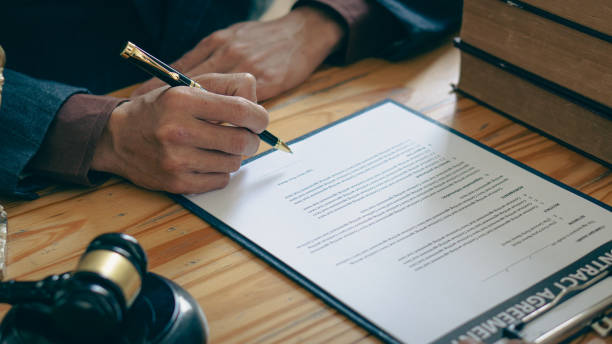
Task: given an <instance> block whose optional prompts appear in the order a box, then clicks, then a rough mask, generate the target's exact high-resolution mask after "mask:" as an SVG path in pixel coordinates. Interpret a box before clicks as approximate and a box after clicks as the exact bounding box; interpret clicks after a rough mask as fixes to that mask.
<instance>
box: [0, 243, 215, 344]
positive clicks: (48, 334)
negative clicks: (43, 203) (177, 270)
mask: <svg viewBox="0 0 612 344" xmlns="http://www.w3.org/2000/svg"><path fill="white" fill-rule="evenodd" d="M0 302H2V303H8V304H11V305H13V307H12V308H11V310H10V311H9V312H8V313H7V315H6V316H5V318H4V319H3V321H2V324H1V325H0V343H1V344H16V343H45V344H46V343H53V344H55V343H125V344H135V343H139V344H147V343H187V344H191V343H193V344H196V343H197V344H201V343H206V341H207V338H208V327H207V323H206V318H205V316H204V313H203V312H202V309H201V308H200V307H199V305H198V303H197V302H196V301H195V299H193V297H191V295H189V294H188V293H187V292H186V291H185V290H184V289H182V288H181V287H180V286H178V285H177V284H175V283H173V282H172V281H170V280H168V279H166V278H164V277H161V276H159V275H156V274H154V273H151V272H147V258H146V255H145V252H144V250H143V249H142V247H141V246H140V245H139V244H138V242H137V241H136V239H134V238H133V237H131V236H129V235H126V234H120V233H108V234H103V235H100V236H98V237H97V238H95V239H94V240H93V241H92V242H91V243H90V244H89V246H88V247H87V249H86V250H85V253H84V254H83V255H82V256H81V258H80V260H79V263H78V265H77V267H76V269H75V270H74V271H72V272H66V273H63V274H60V275H52V276H49V277H47V278H45V279H43V280H40V281H33V282H17V281H7V282H2V283H0Z"/></svg>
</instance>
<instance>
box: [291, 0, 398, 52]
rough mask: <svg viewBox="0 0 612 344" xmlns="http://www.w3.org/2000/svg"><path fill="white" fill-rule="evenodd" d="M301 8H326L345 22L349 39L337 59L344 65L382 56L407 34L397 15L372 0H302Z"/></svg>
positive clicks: (298, 4) (298, 3) (299, 2)
mask: <svg viewBox="0 0 612 344" xmlns="http://www.w3.org/2000/svg"><path fill="white" fill-rule="evenodd" d="M297 6H314V7H318V8H324V9H327V10H329V11H332V12H333V13H335V14H336V17H337V18H340V19H341V20H342V21H343V24H344V25H345V28H346V29H347V30H346V32H347V36H346V37H345V41H344V42H345V43H344V45H343V47H342V48H341V51H340V52H337V53H336V54H335V55H336V56H335V57H339V58H340V60H341V62H344V63H351V62H354V61H357V60H359V59H361V58H364V57H368V56H379V55H380V54H381V53H382V51H383V50H384V49H385V48H386V47H387V46H389V45H390V44H391V43H392V42H393V41H395V40H396V39H397V38H398V36H400V35H401V34H402V32H403V31H404V30H403V27H402V25H401V23H400V22H399V21H398V20H397V19H396V18H395V16H393V15H392V14H391V13H390V12H389V11H388V10H386V9H385V8H383V7H382V6H381V5H379V4H378V3H376V2H375V1H372V0H300V1H298V2H297V3H296V4H295V6H294V7H297Z"/></svg>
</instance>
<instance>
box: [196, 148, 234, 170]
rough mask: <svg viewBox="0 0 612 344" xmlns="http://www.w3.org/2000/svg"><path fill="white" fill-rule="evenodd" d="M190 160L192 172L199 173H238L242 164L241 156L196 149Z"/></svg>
mask: <svg viewBox="0 0 612 344" xmlns="http://www.w3.org/2000/svg"><path fill="white" fill-rule="evenodd" d="M192 157H193V159H190V169H191V172H197V173H210V172H216V173H230V172H236V171H238V169H239V168H240V164H241V163H242V156H241V155H234V154H228V153H224V152H219V151H208V150H201V149H195V151H194V153H193V154H192Z"/></svg>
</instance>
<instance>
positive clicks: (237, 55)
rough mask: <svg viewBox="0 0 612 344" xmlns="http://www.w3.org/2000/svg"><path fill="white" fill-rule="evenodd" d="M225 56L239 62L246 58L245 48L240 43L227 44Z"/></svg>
mask: <svg viewBox="0 0 612 344" xmlns="http://www.w3.org/2000/svg"><path fill="white" fill-rule="evenodd" d="M226 54H227V56H228V57H229V58H233V59H241V60H242V59H245V58H246V56H247V54H246V49H245V46H244V45H243V44H241V43H229V44H228V46H227V50H226Z"/></svg>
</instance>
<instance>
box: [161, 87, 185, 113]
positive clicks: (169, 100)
mask: <svg viewBox="0 0 612 344" xmlns="http://www.w3.org/2000/svg"><path fill="white" fill-rule="evenodd" d="M188 96H189V90H188V88H187V87H171V88H169V89H167V90H166V91H165V92H164V93H162V95H161V97H160V98H159V100H160V102H161V104H162V106H164V107H165V108H177V107H180V106H181V105H182V104H184V103H185V101H186V98H187V97H188Z"/></svg>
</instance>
